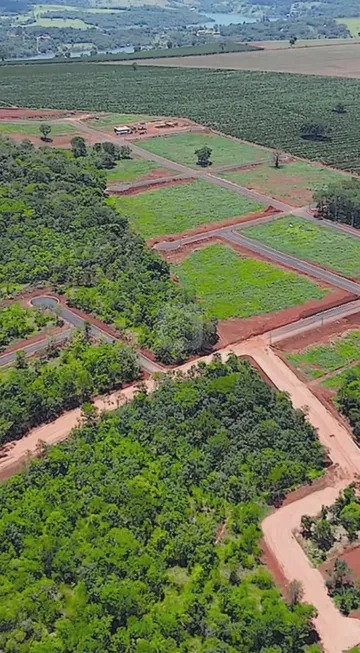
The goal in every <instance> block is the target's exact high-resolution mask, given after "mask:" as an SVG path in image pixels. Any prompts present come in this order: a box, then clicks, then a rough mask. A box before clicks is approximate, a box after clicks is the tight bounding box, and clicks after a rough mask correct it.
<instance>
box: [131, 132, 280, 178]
mask: <svg viewBox="0 0 360 653" xmlns="http://www.w3.org/2000/svg"><path fill="white" fill-rule="evenodd" d="M205 145H206V146H207V147H210V148H211V149H212V154H211V161H212V164H213V167H216V166H222V165H226V164H232V163H234V164H236V163H247V162H248V161H249V162H250V161H257V160H259V159H266V157H270V154H269V152H266V151H265V150H263V149H261V148H260V147H255V146H254V145H248V144H247V143H239V142H238V141H235V140H232V139H231V138H226V137H225V136H218V135H217V134H195V133H190V134H174V136H162V137H156V136H155V137H154V138H150V139H149V140H147V141H144V142H142V143H141V147H142V148H143V149H144V150H148V151H149V152H154V153H155V154H159V155H160V156H163V157H165V159H170V161H176V162H177V163H183V164H184V165H187V166H192V167H196V161H197V157H196V154H195V150H197V149H199V148H201V147H204V146H205ZM210 170H211V168H210Z"/></svg>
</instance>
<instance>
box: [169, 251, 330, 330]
mask: <svg viewBox="0 0 360 653" xmlns="http://www.w3.org/2000/svg"><path fill="white" fill-rule="evenodd" d="M174 272H175V273H176V274H177V275H178V277H179V279H180V281H181V283H182V285H183V286H184V288H185V289H186V290H187V291H189V292H190V293H192V294H194V295H195V296H196V297H197V298H198V300H199V301H200V302H201V304H202V305H203V306H204V307H205V308H206V309H207V310H208V312H209V314H210V315H211V316H212V317H215V318H217V319H220V320H227V319H229V318H232V317H241V318H245V317H251V316H252V315H260V314H261V313H270V312H272V311H279V310H281V309H284V308H289V307H291V306H296V305H298V304H303V303H305V302H306V301H308V300H310V299H322V298H323V297H324V295H325V294H326V293H327V292H328V291H327V290H326V289H324V288H321V287H320V286H318V285H317V284H315V283H313V282H312V281H310V280H309V279H306V278H305V277H302V276H299V275H297V274H295V273H293V272H285V271H284V270H281V269H280V268H277V267H275V266H273V265H271V264H270V263H266V262H264V261H259V260H257V259H253V258H247V257H243V256H241V255H240V254H238V253H236V252H235V251H234V250H233V249H231V247H227V246H226V245H219V244H216V245H210V246H208V247H204V248H202V249H198V250H195V251H194V252H193V253H192V254H191V255H190V256H189V257H188V258H186V259H184V261H183V262H182V263H180V264H179V265H176V266H174Z"/></svg>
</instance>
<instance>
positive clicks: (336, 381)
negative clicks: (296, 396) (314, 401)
mask: <svg viewBox="0 0 360 653" xmlns="http://www.w3.org/2000/svg"><path fill="white" fill-rule="evenodd" d="M351 370H353V371H354V372H355V374H359V373H360V363H357V364H356V365H349V366H348V367H347V368H346V369H345V370H342V372H339V373H338V374H334V375H333V376H329V377H328V378H327V379H324V381H321V385H323V386H324V387H325V388H328V389H329V390H333V391H334V392H336V391H337V390H339V389H340V388H341V387H342V386H343V385H344V381H345V380H346V378H347V376H348V374H349V372H350V371H351Z"/></svg>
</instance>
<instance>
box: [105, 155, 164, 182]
mask: <svg viewBox="0 0 360 653" xmlns="http://www.w3.org/2000/svg"><path fill="white" fill-rule="evenodd" d="M158 169H159V166H158V165H157V164H156V163H153V162H152V161H145V159H122V160H121V161H119V162H118V163H117V165H116V168H113V170H110V171H109V172H108V173H107V180H108V182H115V181H121V182H123V181H134V180H135V179H138V178H139V177H142V176H143V175H146V174H148V173H149V172H151V170H158Z"/></svg>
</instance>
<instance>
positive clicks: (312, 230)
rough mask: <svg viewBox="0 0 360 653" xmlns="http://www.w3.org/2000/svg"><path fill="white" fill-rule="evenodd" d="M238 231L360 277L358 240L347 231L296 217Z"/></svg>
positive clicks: (346, 274)
mask: <svg viewBox="0 0 360 653" xmlns="http://www.w3.org/2000/svg"><path fill="white" fill-rule="evenodd" d="M241 233H243V234H244V235H245V236H248V237H249V238H254V239H255V240H259V241H260V242H262V243H264V244H265V245H269V247H273V248H274V249H278V250H280V251H281V252H285V253H286V254H292V255H294V256H297V257H298V258H301V259H304V260H305V261H310V262H312V263H318V264H319V265H322V266H324V267H327V268H330V269H333V270H336V272H340V273H341V274H344V275H345V276H347V277H357V278H360V242H359V241H358V240H356V239H355V238H352V237H351V236H347V235H346V234H341V233H336V232H332V231H330V230H329V229H327V228H326V227H322V226H320V225H319V226H318V225H317V224H313V223H311V222H309V221H308V220H305V219H303V218H297V217H295V216H287V217H285V218H280V219H279V220H276V221H275V222H271V223H267V224H263V225H260V226H259V227H246V228H245V229H242V230H241Z"/></svg>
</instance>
